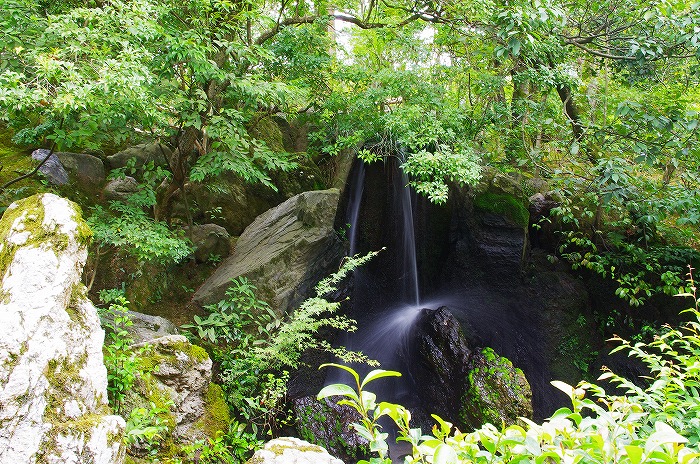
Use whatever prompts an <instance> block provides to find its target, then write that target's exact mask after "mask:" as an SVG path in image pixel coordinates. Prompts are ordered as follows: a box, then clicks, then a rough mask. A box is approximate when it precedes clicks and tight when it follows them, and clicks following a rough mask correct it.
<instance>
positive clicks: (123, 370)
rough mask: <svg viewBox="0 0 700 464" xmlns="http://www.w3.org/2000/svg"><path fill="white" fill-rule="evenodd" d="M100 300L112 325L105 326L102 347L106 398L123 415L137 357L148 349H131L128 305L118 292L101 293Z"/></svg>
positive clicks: (137, 367) (135, 374) (136, 372)
mask: <svg viewBox="0 0 700 464" xmlns="http://www.w3.org/2000/svg"><path fill="white" fill-rule="evenodd" d="M100 298H101V299H102V301H103V302H104V303H109V308H108V309H107V310H105V311H103V314H102V316H103V320H104V315H105V314H104V313H109V314H110V315H111V319H112V321H111V322H108V323H106V324H104V325H105V328H106V329H107V336H106V340H107V342H106V343H105V344H104V346H103V349H102V351H103V354H104V363H105V367H106V368H107V397H108V400H109V404H110V406H111V407H112V409H113V410H114V412H116V413H117V414H120V413H122V412H123V411H122V403H123V401H124V397H125V396H126V393H127V392H128V391H129V390H131V388H132V387H133V386H134V381H135V380H136V376H137V374H138V370H139V362H138V357H139V356H140V355H142V354H143V352H144V351H145V350H146V349H147V347H141V348H138V349H133V348H131V344H132V343H133V342H134V340H133V339H132V338H131V335H130V334H129V332H128V331H127V330H126V328H127V327H129V326H130V325H132V322H131V319H130V318H129V316H128V314H127V313H128V311H129V307H128V305H129V301H127V299H126V298H125V297H124V295H123V293H121V292H119V291H114V290H112V291H108V292H101V294H100Z"/></svg>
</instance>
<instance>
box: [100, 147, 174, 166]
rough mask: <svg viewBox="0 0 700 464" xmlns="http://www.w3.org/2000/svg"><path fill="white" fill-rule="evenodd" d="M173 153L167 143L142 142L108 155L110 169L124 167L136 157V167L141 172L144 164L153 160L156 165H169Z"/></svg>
mask: <svg viewBox="0 0 700 464" xmlns="http://www.w3.org/2000/svg"><path fill="white" fill-rule="evenodd" d="M172 155H173V153H172V151H171V150H170V149H169V148H168V147H166V146H165V145H162V144H157V143H142V144H139V145H134V146H133V147H129V148H127V149H125V150H122V151H120V152H117V153H115V154H113V155H111V156H108V157H107V163H108V164H109V168H110V169H117V168H123V167H125V166H126V164H127V163H128V162H129V160H130V159H132V158H134V159H135V161H136V164H135V166H134V167H135V168H136V170H137V172H139V173H140V172H142V168H143V165H144V164H147V163H149V162H151V161H153V165H154V166H161V167H168V160H170V158H171V157H172Z"/></svg>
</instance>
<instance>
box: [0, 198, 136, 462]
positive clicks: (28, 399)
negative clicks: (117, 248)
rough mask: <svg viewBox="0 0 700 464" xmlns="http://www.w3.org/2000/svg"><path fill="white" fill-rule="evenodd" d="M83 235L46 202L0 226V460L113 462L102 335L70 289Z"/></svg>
mask: <svg viewBox="0 0 700 464" xmlns="http://www.w3.org/2000/svg"><path fill="white" fill-rule="evenodd" d="M90 234H91V233H90V229H89V228H88V227H87V225H86V224H85V223H84V221H83V220H82V218H81V214H80V210H79V209H78V208H77V206H76V205H74V204H73V203H71V202H70V201H68V200H65V199H63V198H60V197H58V196H56V195H53V194H41V195H34V196H33V197H30V198H26V199H24V200H21V201H18V202H16V203H13V204H12V205H10V207H9V208H8V209H7V211H6V212H5V214H4V216H3V217H2V220H0V240H1V241H0V276H1V277H2V283H1V284H0V462H2V463H13V464H21V463H34V462H48V463H76V464H77V463H86V462H90V463H105V464H107V463H110V464H111V463H120V462H122V461H123V459H124V449H123V445H122V435H123V430H124V420H123V419H122V418H121V417H119V416H114V415H110V411H109V407H108V406H107V371H106V369H105V366H104V363H103V358H102V343H103V340H104V332H103V331H102V329H101V328H100V322H99V319H98V317H97V311H96V309H95V307H94V306H93V305H92V303H91V302H90V300H88V298H87V296H86V291H85V287H84V286H83V285H82V283H81V282H80V276H81V273H82V269H83V265H84V264H85V259H86V258H87V243H88V241H89V239H90Z"/></svg>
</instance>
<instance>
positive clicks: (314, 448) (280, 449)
mask: <svg viewBox="0 0 700 464" xmlns="http://www.w3.org/2000/svg"><path fill="white" fill-rule="evenodd" d="M266 449H268V450H269V451H272V452H273V453H275V455H277V456H280V455H282V454H284V451H285V450H288V449H294V450H299V451H301V452H302V453H303V452H306V451H310V452H313V453H324V452H325V451H326V450H325V449H323V448H322V447H320V446H318V445H308V446H297V445H294V444H290V445H289V446H284V445H272V446H270V447H269V448H266Z"/></svg>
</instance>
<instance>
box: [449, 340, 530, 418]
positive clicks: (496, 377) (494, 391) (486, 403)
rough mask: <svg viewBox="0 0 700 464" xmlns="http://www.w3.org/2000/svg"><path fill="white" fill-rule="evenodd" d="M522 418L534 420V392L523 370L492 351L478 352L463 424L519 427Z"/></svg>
mask: <svg viewBox="0 0 700 464" xmlns="http://www.w3.org/2000/svg"><path fill="white" fill-rule="evenodd" d="M519 417H526V418H532V391H531V390H530V384H528V382H527V379H526V378H525V374H523V371H522V370H520V369H518V368H516V367H514V366H513V363H512V362H511V361H510V360H509V359H508V358H504V357H502V356H499V355H498V354H496V353H495V352H494V351H493V350H492V349H490V348H485V349H483V350H481V351H477V352H475V353H474V354H473V355H472V357H471V359H470V362H469V376H468V383H467V389H466V392H465V393H464V396H463V397H462V400H461V404H460V422H462V423H465V424H467V425H470V426H472V427H479V426H481V425H482V424H485V423H490V424H494V425H495V426H496V427H500V426H501V425H502V424H505V425H506V426H508V425H513V424H515V423H516V422H517V421H518V418H519Z"/></svg>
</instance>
